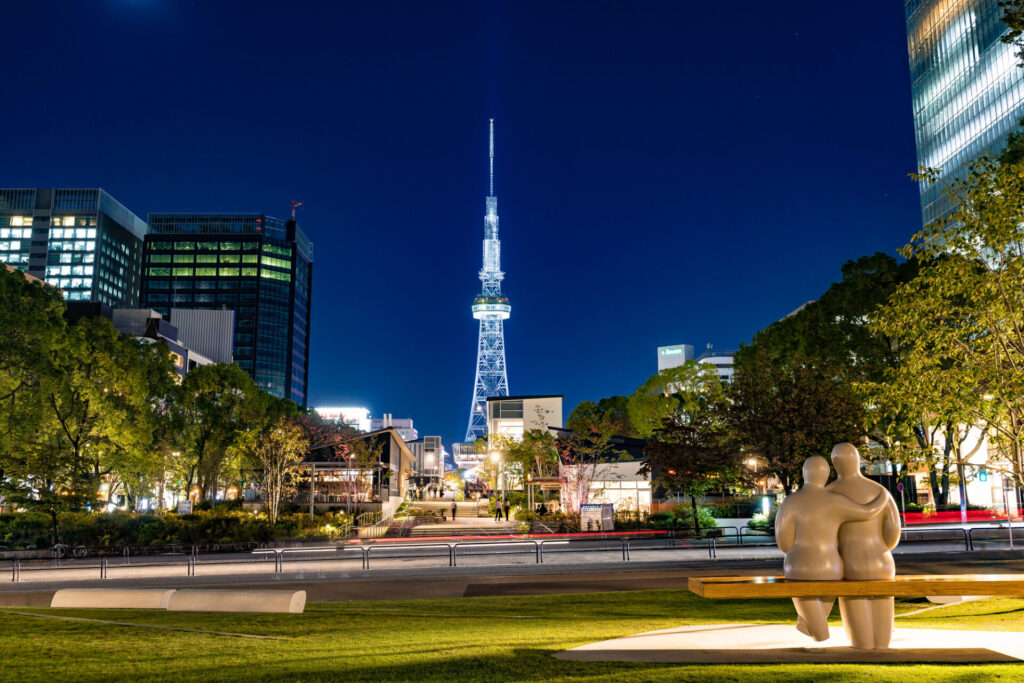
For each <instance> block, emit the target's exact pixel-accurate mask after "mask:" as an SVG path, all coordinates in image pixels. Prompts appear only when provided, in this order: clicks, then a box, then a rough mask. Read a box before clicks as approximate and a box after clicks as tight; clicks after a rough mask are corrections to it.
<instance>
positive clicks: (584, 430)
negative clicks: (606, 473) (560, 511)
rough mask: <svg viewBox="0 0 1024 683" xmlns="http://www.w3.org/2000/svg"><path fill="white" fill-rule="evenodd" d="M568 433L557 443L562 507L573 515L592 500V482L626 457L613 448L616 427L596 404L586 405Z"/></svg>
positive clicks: (575, 414) (571, 421)
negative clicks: (609, 466) (607, 467)
mask: <svg viewBox="0 0 1024 683" xmlns="http://www.w3.org/2000/svg"><path fill="white" fill-rule="evenodd" d="M565 424H566V427H568V429H567V430H566V431H564V432H562V433H561V434H559V436H558V437H557V438H556V439H555V448H556V449H557V451H558V476H559V480H560V481H559V484H560V489H561V491H560V492H561V499H562V504H563V505H564V506H565V508H566V510H567V511H568V512H569V513H571V514H578V513H579V511H580V506H581V505H585V504H586V503H587V501H588V500H589V499H590V488H591V484H592V482H593V481H594V480H595V479H597V478H598V477H599V476H601V473H602V471H603V469H604V468H605V467H606V466H607V465H608V464H610V463H613V462H616V461H618V460H621V459H622V457H623V453H622V451H621V450H620V449H618V448H615V447H614V445H613V444H612V438H613V437H614V436H616V434H615V431H616V425H615V423H613V422H610V421H608V420H607V419H605V416H604V414H603V412H602V411H601V410H599V409H598V407H597V404H595V403H593V402H592V401H583V402H581V403H580V404H579V405H578V406H576V408H575V409H574V410H573V411H572V413H571V414H570V415H569V419H568V420H566V422H565Z"/></svg>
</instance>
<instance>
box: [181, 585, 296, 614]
mask: <svg viewBox="0 0 1024 683" xmlns="http://www.w3.org/2000/svg"><path fill="white" fill-rule="evenodd" d="M305 608H306V591H273V590H271V591H260V590H237V591H236V590H178V591H175V592H174V594H173V595H171V596H170V599H169V600H168V602H167V609H168V610H170V611H171V612H280V613H285V614H301V613H302V611H303V610H304V609H305Z"/></svg>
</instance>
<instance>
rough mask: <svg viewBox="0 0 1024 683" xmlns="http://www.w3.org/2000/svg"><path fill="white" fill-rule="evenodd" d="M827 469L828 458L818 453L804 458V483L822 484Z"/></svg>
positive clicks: (826, 474)
mask: <svg viewBox="0 0 1024 683" xmlns="http://www.w3.org/2000/svg"><path fill="white" fill-rule="evenodd" d="M829 471H830V470H829V466H828V460H825V458H823V457H821V456H820V455H812V456H811V457H809V458H807V459H806V460H804V484H809V485H811V486H824V485H825V482H827V481H828V473H829Z"/></svg>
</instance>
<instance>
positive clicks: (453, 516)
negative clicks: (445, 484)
mask: <svg viewBox="0 0 1024 683" xmlns="http://www.w3.org/2000/svg"><path fill="white" fill-rule="evenodd" d="M458 509H459V506H458V505H456V504H455V501H454V500H453V501H452V521H455V512H456V511H457V510H458Z"/></svg>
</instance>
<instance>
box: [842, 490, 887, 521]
mask: <svg viewBox="0 0 1024 683" xmlns="http://www.w3.org/2000/svg"><path fill="white" fill-rule="evenodd" d="M832 495H833V496H834V498H833V503H832V505H833V507H835V508H836V509H837V510H838V511H839V512H840V513H841V514H842V515H843V516H844V517H845V518H846V521H847V522H864V521H867V520H869V519H871V518H872V517H876V516H878V513H880V512H881V511H882V510H884V509H885V506H886V505H887V504H888V503H889V494H888V493H886V492H885V491H882V492H881V493H879V494H878V495H877V496H875V497H874V498H873V499H872V500H871V502H869V503H868V504H867V505H861V504H860V503H856V502H854V501H852V500H850V499H849V498H847V497H846V496H844V495H843V494H841V493H833V494H832Z"/></svg>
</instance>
